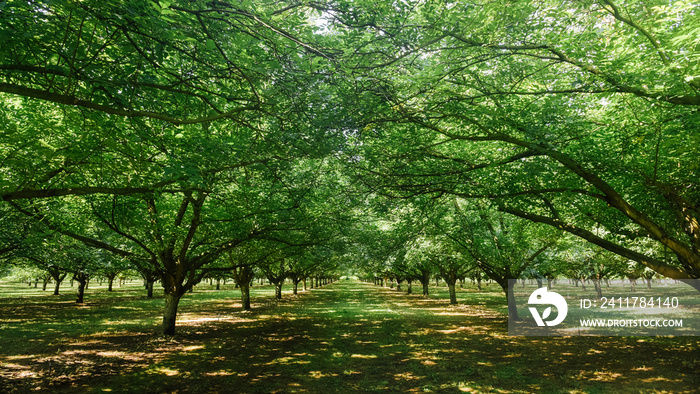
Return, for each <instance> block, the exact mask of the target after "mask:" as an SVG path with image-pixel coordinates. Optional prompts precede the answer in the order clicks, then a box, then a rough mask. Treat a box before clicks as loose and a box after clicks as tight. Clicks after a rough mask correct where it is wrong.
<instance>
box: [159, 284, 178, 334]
mask: <svg viewBox="0 0 700 394" xmlns="http://www.w3.org/2000/svg"><path fill="white" fill-rule="evenodd" d="M180 298H182V296H181V295H179V294H178V293H176V292H175V293H166V294H165V310H164V311H163V335H175V322H176V321H177V306H178V304H179V303H180Z"/></svg>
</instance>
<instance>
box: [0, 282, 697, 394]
mask: <svg viewBox="0 0 700 394" xmlns="http://www.w3.org/2000/svg"><path fill="white" fill-rule="evenodd" d="M271 290H272V289H270V288H265V287H259V289H258V290H257V291H259V292H261V293H260V296H262V297H269V298H266V299H258V300H257V301H256V302H255V303H254V308H255V309H254V310H253V311H252V312H243V311H241V310H240V303H239V301H238V298H237V297H238V296H239V294H237V293H236V292H235V290H234V289H229V290H222V292H219V293H217V292H215V291H212V290H210V289H207V290H206V291H202V292H201V293H199V292H197V291H196V292H195V293H194V294H192V295H187V296H186V297H187V298H185V299H183V303H182V305H181V315H180V317H179V319H178V334H177V335H176V336H175V337H172V338H166V337H162V336H160V335H159V334H158V333H157V328H158V327H157V323H158V316H159V313H160V308H162V299H160V300H158V299H157V300H145V299H142V298H139V297H138V296H136V295H135V294H134V293H128V294H127V293H124V297H125V300H124V302H123V303H121V304H120V303H117V302H116V301H114V300H111V299H110V301H107V300H108V298H101V296H100V297H97V296H93V297H94V299H95V301H94V302H93V303H92V304H88V308H87V309H79V308H72V305H70V303H65V302H64V301H61V300H60V299H56V298H52V297H50V296H48V297H45V299H46V300H45V302H44V303H42V302H40V301H35V302H34V303H33V304H29V305H28V306H26V307H23V306H21V305H19V304H16V303H15V304H12V305H7V304H6V305H4V306H0V312H7V311H16V312H17V313H18V314H20V315H21V318H20V317H19V315H18V316H13V315H12V312H10V315H9V316H8V315H7V314H3V315H0V327H2V329H1V330H2V331H0V332H1V333H2V336H1V337H0V345H2V346H0V349H2V351H1V352H0V363H2V367H0V380H2V379H5V381H6V382H9V383H4V384H10V385H11V387H12V388H13V389H15V390H20V389H21V390H24V391H29V390H30V389H34V388H36V387H41V388H42V389H43V390H45V391H53V390H54V389H70V390H73V391H76V392H79V391H85V390H86V389H88V388H90V389H92V390H96V391H100V390H104V389H111V390H113V391H134V392H135V391H138V392H174V391H180V390H190V391H197V392H211V391H214V392H216V391H219V392H227V391H231V390H232V388H235V389H236V391H241V392H334V391H335V392H349V391H379V390H385V391H391V392H417V391H419V392H439V391H448V392H454V391H461V392H473V393H480V392H494V393H495V392H503V393H522V392H539V391H542V392H571V393H574V392H591V391H597V392H610V391H616V392H620V391H622V392H625V390H627V391H628V392H654V391H667V392H683V391H684V390H686V391H687V390H688V388H690V387H698V384H700V379H699V375H698V369H699V368H698V367H700V364H698V360H700V341H699V340H697V339H694V338H692V339H691V338H683V339H676V338H644V339H642V340H640V339H639V338H607V337H605V338H591V337H558V338H542V337H511V336H508V335H507V326H506V319H505V316H504V315H503V314H502V313H501V312H499V308H501V307H500V306H498V305H497V303H496V301H497V300H500V299H501V295H500V294H498V293H497V292H495V291H494V292H490V293H488V294H480V293H476V292H469V291H460V292H459V293H458V294H459V299H460V302H462V303H461V304H460V305H456V306H453V305H449V302H448V301H447V299H441V298H433V297H428V298H424V297H422V296H416V295H412V296H407V295H405V294H402V293H399V292H397V291H395V290H391V289H387V288H379V287H376V286H373V285H368V284H361V283H357V282H350V281H347V282H346V281H343V282H340V283H336V284H332V285H329V286H327V287H323V288H320V289H314V290H312V291H307V292H304V293H301V294H300V295H299V296H298V297H294V298H291V297H288V299H286V300H285V301H283V302H270V299H271V298H272V295H273V293H272V291H271ZM432 290H433V288H431V291H432ZM268 291H269V293H267V292H268ZM440 291H442V290H440ZM263 294H264V295H263ZM118 297H119V295H117V296H115V298H118ZM227 297H228V298H227ZM32 300H38V298H36V297H33V298H32ZM101 300H105V301H104V302H103V301H101ZM49 301H51V302H57V304H56V305H59V306H58V307H57V308H55V309H54V308H47V305H48V304H47V303H48V302H49ZM50 305H54V304H53V303H52V304H50ZM115 306H119V307H120V308H115ZM23 308H26V309H23ZM33 312H37V313H36V316H32V313H33ZM65 320H70V321H65ZM12 321H17V322H12ZM109 322H111V323H109ZM86 325H87V326H86ZM8 338H9V339H8ZM11 341H13V342H11ZM15 342H17V343H15ZM10 343H12V346H11V347H8V344H10ZM2 384H3V383H0V391H8V390H3V386H2ZM632 387H635V389H634V390H629V389H628V388H632Z"/></svg>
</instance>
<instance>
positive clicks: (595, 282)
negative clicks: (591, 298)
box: [593, 279, 603, 298]
mask: <svg viewBox="0 0 700 394" xmlns="http://www.w3.org/2000/svg"><path fill="white" fill-rule="evenodd" d="M593 287H594V288H595V293H596V295H598V298H603V289H602V288H601V287H600V279H593Z"/></svg>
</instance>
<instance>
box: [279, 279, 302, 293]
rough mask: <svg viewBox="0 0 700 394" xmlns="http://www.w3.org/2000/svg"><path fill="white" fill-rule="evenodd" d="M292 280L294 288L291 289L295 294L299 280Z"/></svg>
mask: <svg viewBox="0 0 700 394" xmlns="http://www.w3.org/2000/svg"><path fill="white" fill-rule="evenodd" d="M292 282H293V283H294V290H293V291H294V295H297V291H298V289H299V281H297V280H295V281H292ZM280 296H281V295H280Z"/></svg>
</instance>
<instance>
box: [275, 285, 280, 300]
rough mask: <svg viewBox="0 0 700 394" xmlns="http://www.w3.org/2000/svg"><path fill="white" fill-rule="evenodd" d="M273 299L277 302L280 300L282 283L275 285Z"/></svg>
mask: <svg viewBox="0 0 700 394" xmlns="http://www.w3.org/2000/svg"><path fill="white" fill-rule="evenodd" d="M275 299H277V300H281V299H282V283H280V284H277V283H275Z"/></svg>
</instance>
